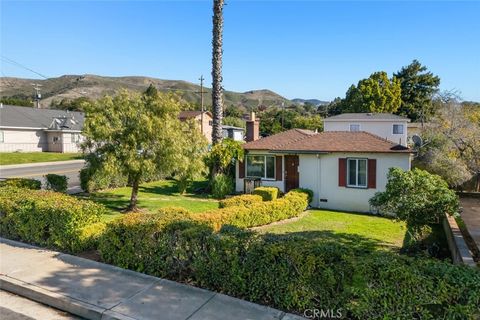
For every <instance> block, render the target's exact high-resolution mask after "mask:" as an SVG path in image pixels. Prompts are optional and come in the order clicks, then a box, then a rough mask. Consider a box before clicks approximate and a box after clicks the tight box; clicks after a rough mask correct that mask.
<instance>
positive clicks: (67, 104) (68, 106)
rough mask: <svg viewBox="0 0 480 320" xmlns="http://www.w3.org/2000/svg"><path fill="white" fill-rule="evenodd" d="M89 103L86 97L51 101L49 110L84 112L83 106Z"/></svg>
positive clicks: (89, 100)
mask: <svg viewBox="0 0 480 320" xmlns="http://www.w3.org/2000/svg"><path fill="white" fill-rule="evenodd" d="M90 103H92V100H91V99H90V98H87V97H78V98H74V99H69V98H64V99H62V100H60V101H58V100H53V101H52V102H51V103H50V108H52V109H60V110H69V111H84V107H85V105H86V104H90Z"/></svg>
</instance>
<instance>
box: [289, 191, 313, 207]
mask: <svg viewBox="0 0 480 320" xmlns="http://www.w3.org/2000/svg"><path fill="white" fill-rule="evenodd" d="M290 192H303V193H306V194H307V195H308V203H311V202H312V200H313V191H312V190H310V189H306V188H296V189H293V190H290Z"/></svg>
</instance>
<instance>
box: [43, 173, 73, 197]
mask: <svg viewBox="0 0 480 320" xmlns="http://www.w3.org/2000/svg"><path fill="white" fill-rule="evenodd" d="M45 179H46V180H47V186H46V188H47V189H48V190H53V191H56V192H63V193H66V192H67V189H68V178H67V176H65V175H58V174H53V173H49V174H47V175H45Z"/></svg>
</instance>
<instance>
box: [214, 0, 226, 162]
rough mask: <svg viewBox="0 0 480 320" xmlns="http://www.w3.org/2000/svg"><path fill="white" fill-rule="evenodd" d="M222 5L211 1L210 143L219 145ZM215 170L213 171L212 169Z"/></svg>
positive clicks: (222, 0) (221, 88) (221, 2)
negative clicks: (211, 126)
mask: <svg viewBox="0 0 480 320" xmlns="http://www.w3.org/2000/svg"><path fill="white" fill-rule="evenodd" d="M223 5H224V0H213V39H212V111H213V128H212V129H213V130H212V143H213V144H214V145H215V144H217V143H220V142H221V141H222V138H223V133H222V115H223V87H222V80H223V78H222V54H223ZM214 170H215V169H214Z"/></svg>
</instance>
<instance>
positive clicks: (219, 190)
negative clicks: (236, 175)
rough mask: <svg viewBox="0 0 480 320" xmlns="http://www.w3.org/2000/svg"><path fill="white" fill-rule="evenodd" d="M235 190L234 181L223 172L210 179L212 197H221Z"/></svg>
mask: <svg viewBox="0 0 480 320" xmlns="http://www.w3.org/2000/svg"><path fill="white" fill-rule="evenodd" d="M234 190H235V185H234V181H233V179H232V178H231V177H229V176H227V175H225V174H217V175H215V176H214V177H213V179H212V195H213V197H214V198H217V199H223V198H225V196H226V195H228V194H232V193H233V191H234Z"/></svg>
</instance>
